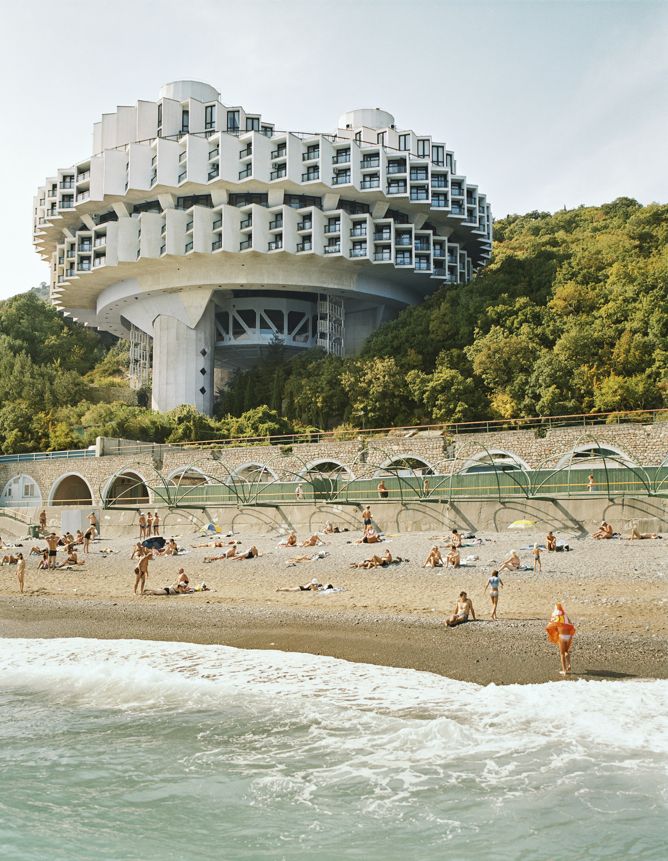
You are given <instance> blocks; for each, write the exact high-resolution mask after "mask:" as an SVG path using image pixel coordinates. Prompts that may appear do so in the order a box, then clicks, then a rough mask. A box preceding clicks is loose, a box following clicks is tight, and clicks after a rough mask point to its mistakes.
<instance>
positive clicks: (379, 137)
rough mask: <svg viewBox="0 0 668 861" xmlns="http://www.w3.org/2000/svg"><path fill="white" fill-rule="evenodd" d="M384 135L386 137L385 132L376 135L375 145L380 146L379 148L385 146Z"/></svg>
mask: <svg viewBox="0 0 668 861" xmlns="http://www.w3.org/2000/svg"><path fill="white" fill-rule="evenodd" d="M386 135H387V132H378V134H377V135H376V143H379V144H381V146H385V136H386Z"/></svg>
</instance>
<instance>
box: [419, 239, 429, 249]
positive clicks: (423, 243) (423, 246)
mask: <svg viewBox="0 0 668 861" xmlns="http://www.w3.org/2000/svg"><path fill="white" fill-rule="evenodd" d="M415 250H416V251H431V248H430V247H429V242H428V241H427V240H426V239H416V240H415Z"/></svg>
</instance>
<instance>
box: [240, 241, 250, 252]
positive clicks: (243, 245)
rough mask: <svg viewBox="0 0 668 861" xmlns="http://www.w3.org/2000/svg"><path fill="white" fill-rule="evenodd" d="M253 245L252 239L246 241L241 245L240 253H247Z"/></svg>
mask: <svg viewBox="0 0 668 861" xmlns="http://www.w3.org/2000/svg"><path fill="white" fill-rule="evenodd" d="M252 244H253V240H252V239H244V240H243V242H240V243H239V251H245V250H246V249H247V248H250V247H251V245H252Z"/></svg>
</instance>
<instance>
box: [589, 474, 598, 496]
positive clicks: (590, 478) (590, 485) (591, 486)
mask: <svg viewBox="0 0 668 861" xmlns="http://www.w3.org/2000/svg"><path fill="white" fill-rule="evenodd" d="M595 484H596V481H595V480H594V473H593V472H590V473H589V475H588V476H587V490H588V491H589V493H591V492H592V490H593V489H594V485H595Z"/></svg>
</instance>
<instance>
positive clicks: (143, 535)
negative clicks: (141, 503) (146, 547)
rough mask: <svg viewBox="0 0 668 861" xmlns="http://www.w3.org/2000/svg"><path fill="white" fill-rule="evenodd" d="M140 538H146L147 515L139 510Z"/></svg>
mask: <svg viewBox="0 0 668 861" xmlns="http://www.w3.org/2000/svg"><path fill="white" fill-rule="evenodd" d="M139 538H140V539H142V538H146V515H145V514H144V513H143V512H142V511H140V512H139Z"/></svg>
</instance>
